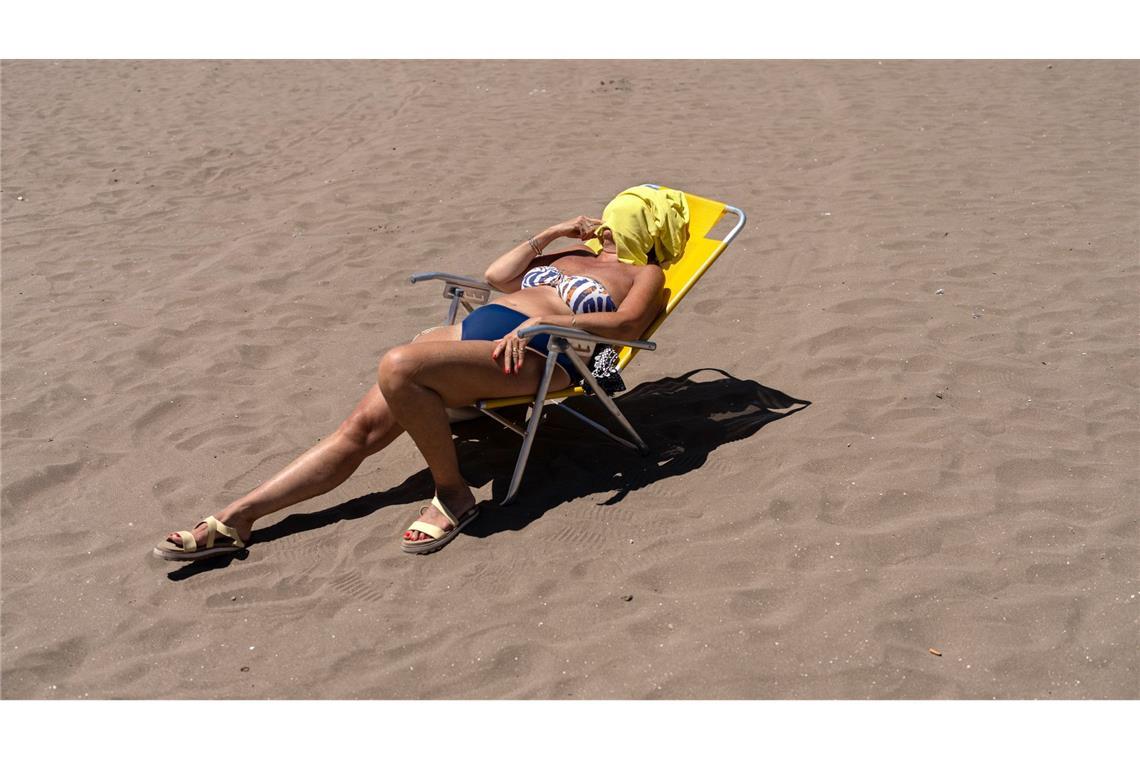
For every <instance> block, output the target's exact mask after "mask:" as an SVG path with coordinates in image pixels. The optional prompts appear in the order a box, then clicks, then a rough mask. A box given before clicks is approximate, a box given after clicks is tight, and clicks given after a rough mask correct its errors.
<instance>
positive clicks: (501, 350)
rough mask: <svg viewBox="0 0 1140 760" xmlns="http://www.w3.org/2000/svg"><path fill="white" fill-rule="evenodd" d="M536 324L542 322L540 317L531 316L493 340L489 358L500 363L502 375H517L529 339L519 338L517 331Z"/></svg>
mask: <svg viewBox="0 0 1140 760" xmlns="http://www.w3.org/2000/svg"><path fill="white" fill-rule="evenodd" d="M538 324H542V318H541V317H531V318H530V319H528V320H526V321H525V322H523V323H522V324H521V325H519V326H518V327H517V328H515V331H514V332H510V333H507V334H506V335H504V336H503V337H502V338H499V339H498V340H497V341H495V350H494V351H492V352H491V358H492V359H494V360H495V361H496V362H498V363H499V364H500V365H502V367H503V374H504V375H517V374H518V373H519V369H521V368H522V365H523V359H524V358H525V357H526V344H527V343H528V342H529V341H530V340H531V339H530V338H527V339H525V340H524V339H522V338H520V337H519V335H518V334H519V331H521V330H522V329H524V328H526V327H530V326H532V325H538Z"/></svg>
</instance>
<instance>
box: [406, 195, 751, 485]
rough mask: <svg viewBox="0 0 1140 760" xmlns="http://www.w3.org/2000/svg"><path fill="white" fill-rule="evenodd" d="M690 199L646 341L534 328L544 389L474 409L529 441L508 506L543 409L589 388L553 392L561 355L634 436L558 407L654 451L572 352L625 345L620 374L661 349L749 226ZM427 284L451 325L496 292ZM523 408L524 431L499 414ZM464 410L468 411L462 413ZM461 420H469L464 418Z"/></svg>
mask: <svg viewBox="0 0 1140 760" xmlns="http://www.w3.org/2000/svg"><path fill="white" fill-rule="evenodd" d="M648 186H649V187H654V188H655V187H659V186H658V185H648ZM685 198H686V200H687V201H688V203H689V242H688V245H686V246H685V251H684V253H683V254H682V255H681V256H680V257H679V258H677V259H674V260H673V261H671V262H669V263H667V264H665V265H664V266H663V267H662V269H663V270H664V272H665V293H666V296H667V300H666V304H665V308H664V309H662V311H661V313H660V314H659V315H658V316H657V319H655V320H653V323H652V324H650V325H649V327H648V328H647V329H646V330H645V333H644V334H643V335H642V336H641V339H640V340H629V341H622V340H614V339H613V338H603V337H601V336H599V335H594V334H592V333H589V332H586V331H585V330H579V329H575V328H570V327H555V326H552V325H534V326H533V327H528V328H526V329H524V330H523V331H522V332H520V333H519V336H520V337H522V338H530V337H532V336H535V335H540V334H543V333H548V334H549V335H550V336H551V337H550V344H549V346H548V351H549V353H548V355H547V357H546V368H545V371H544V372H543V375H542V380H541V382H540V383H539V385H538V392H537V393H535V395H533V396H515V397H512V398H496V399H485V400H483V401H478V402H476V403H475V405H474V406H473V407H470V410H471V414H470V415H469V416H478V414H479V413H480V412H481V413H483V414H485V415H487V416H488V417H491V418H493V419H494V420H496V421H498V422H500V423H502V424H503V425H505V426H506V427H508V428H510V429H511V430H513V431H515V432H516V433H518V434H519V435H521V436H522V438H523V443H522V449H521V450H520V451H519V457H518V461H517V462H516V464H515V472H514V475H513V476H512V477H511V485H510V488H508V490H507V495H506V498H504V499H503V501H502V503H503V504H507V503H509V502H511V501H513V500H514V497H515V494H516V492H517V491H518V488H519V483H521V482H522V476H523V472H524V471H525V470H526V462H527V458H528V457H529V456H530V449H531V445H532V444H533V443H534V437H535V434H536V433H537V432H538V426H539V423H540V421H541V419H542V409H543V405H544V404H545V403H546V402H548V401H559V402H560V401H563V400H565V399H568V398H573V397H575V396H582V395H585V394H586V392H587V391H586V388H585V387H583V385H581V384H579V385H576V386H573V387H570V388H566V389H564V390H560V391H555V392H553V393H548V392H547V391H548V389H549V387H550V378H551V376H552V375H553V374H554V367H555V364H556V362H557V360H558V355H559V354H560V353H565V354H566V355H567V356H568V357H569V358H570V361H571V362H573V364H574V366H575V367H577V368H578V371H579V372H580V373H581V374H582V376H583V377H584V379H585V381H586V383H588V384H589V386H590V389H591V390H592V391H593V392H594V394H596V396H597V398H598V401H600V402H601V403H602V405H603V406H604V407H605V408H606V409H607V410H608V411H609V412H610V414H612V415H613V417H614V418H615V419H616V420H617V421H618V423H619V424H620V425H621V426H622V428H624V429H625V432H626V433H628V434H629V436H630V438H629V439H626V438H623V437H621V436H619V435H616V434H615V433H613V432H612V431H610V430H609V429H608V428H606V427H605V426H603V425H601V424H599V423H597V422H595V421H594V420H592V419H590V418H589V417H587V416H585V415H584V414H582V413H581V412H578V411H576V410H575V409H573V408H571V407H569V406H567V405H565V404H561V403H559V404H556V406H557V407H558V408H560V409H564V410H566V411H567V412H569V413H570V414H572V415H574V416H575V417H577V418H578V419H580V420H582V421H583V422H585V423H586V424H587V425H589V426H590V427H592V428H594V429H595V430H597V431H598V432H600V433H602V434H603V435H606V436H607V437H609V438H611V439H613V440H614V441H616V442H618V443H620V444H622V445H623V446H627V447H629V448H631V449H635V450H637V451H639V452H641V453H642V454H646V453H648V451H649V448H648V447H647V446H646V445H645V442H644V441H643V440H641V436H639V435H638V434H637V431H636V430H634V428H633V425H631V424H630V422H629V420H627V419H626V418H625V415H623V414H622V413H621V410H619V409H618V408H617V404H615V403H614V400H613V398H611V397H610V395H609V394H608V393H606V392H605V391H604V390H603V389H602V387H601V386H600V385H599V384H598V381H597V380H596V379H595V378H594V376H593V375H592V374H591V373H590V370H589V369H587V367H586V364H585V362H583V361H582V359H581V358H580V357H579V356H578V355H577V354H576V353H575V352H574V351H572V350H571V348H570V341H573V342H574V344H575V345H576V346H582V345H588V346H589V347H590V349H591V350H592V349H593V347H594V346H595V345H597V344H598V343H602V344H607V345H611V346H614V348H615V349H616V348H617V347H619V346H620V347H621V350H620V352H619V353H618V364H617V368H618V371H619V372H620V371H621V370H623V369H625V368H626V367H627V366H628V365H629V363H630V361H632V359H633V357H634V356H635V355H636V354H637V352H638V351H640V350H642V349H644V350H647V351H653V350H655V349H656V348H657V344H655V343H653V342H652V341H650V340H649V338H650V337H651V336H652V335H653V333H654V332H656V331H657V328H658V327H660V326H661V324H662V323H663V322H664V321H665V320H666V319H668V317H669V315H670V314H672V313H673V310H674V309H676V308H677V304H679V303H680V302H681V299H682V298H684V297H685V295H686V294H688V292H689V291H690V290H692V288H693V286H694V285H695V284H696V283H697V280H699V279H700V278H701V275H703V274H704V273H705V272H706V271H708V268H709V267H710V266H712V264H713V262H714V261H716V259H717V257H718V256H720V254H721V253H722V252H723V251H724V249H725V248H727V247H728V244H729V243H731V242H732V240H733V238H735V237H736V235H737V233H739V232H740V230H741V228H742V227H743V226H744V222H745V215H744V212H743V211H741V210H740V209H738V208H736V207H735V206H729V205H727V204H724V203H721V202H719V201H713V200H709V199H708V198H702V197H700V196H699V195H693V194H691V193H685ZM725 214H733V215H735V216H736V224H735V225H734V226H733V227H732V229H731V230H729V232H728V234H727V235H725V236H724V238H723V239H720V240H717V239H715V238H710V237H709V233H711V232H712V229H713V227H715V226H716V224H717V222H719V221H720V219H721V217H723V216H724V215H725ZM425 280H443V281H444V289H443V297H444V298H447V299H450V300H451V305H450V306H449V308H448V312H447V324H449V325H450V324H455V317H456V315H457V314H458V311H459V306H460V304H462V305H463V307H464V308H465V309H466V310H467V311H468V312H471V311H474V310H475V308H477V307H479V306H481V305H483V304H485V303H487V301H488V300H489V299H490V295H491V291H492V290H493V288H492V287H491V285H490V284H488V283H487V282H484V281H482V280H477V279H473V278H470V277H462V276H459V275H452V274H447V273H445V272H419V273H417V274H414V275H412V282H424V281H425ZM520 404H529V405H530V406H531V407H532V409H531V412H530V417H529V419H528V420H527V423H526V429H525V430H524V429H523V428H521V427H519V426H518V425H516V424H515V423H514V422H512V421H511V420H509V419H507V418H506V417H504V416H502V415H501V414H499V412H498V411H496V410H499V409H503V408H504V407H509V406H518V405H520ZM459 411H462V410H459ZM459 418H461V419H463V418H465V417H462V416H461V415H459Z"/></svg>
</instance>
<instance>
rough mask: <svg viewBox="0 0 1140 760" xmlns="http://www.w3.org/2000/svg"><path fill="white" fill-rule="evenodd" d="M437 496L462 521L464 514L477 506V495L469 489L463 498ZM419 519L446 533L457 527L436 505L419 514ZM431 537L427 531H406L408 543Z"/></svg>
mask: <svg viewBox="0 0 1140 760" xmlns="http://www.w3.org/2000/svg"><path fill="white" fill-rule="evenodd" d="M436 498H438V499H439V500H440V502H442V503H443V505H444V506H445V507H447V509H448V511H449V512H451V514H453V515H455V518H456V519H457V520H460V521H462V520H463V518H464V516H465V515H466V514H467V513H468V512H469V511H470V510H471V509H472V508H473V507H474V506H475V496H474V494H472V493H471V492H470V491H468V492H467V494H466V496H465V497H464V498H461V499H455V500H453V499H450V498H446V497H444V496H443V495H442V494H441V495H440V496H437V497H436ZM418 521H419V522H425V523H427V524H428V525H434V526H436V527H437V528H440V529H441V530H443V531H444V532H446V533H450V532H451V531H453V530H454V529H455V526H454V525H453V524H452V522H451V520H448V519H447V516H446V515H444V514H443V513H442V512H440V511H439V510H438V509H436V508H435V507H434V506H429V507H427V508H426V509H425V510H424V512H423V514H421V515H420V516H419V518H418ZM430 538H432V537H431V536H429V535H428V534H426V533H421V532H420V531H418V530H406V531H404V541H407V542H408V543H415V542H416V541H423V540H425V539H430Z"/></svg>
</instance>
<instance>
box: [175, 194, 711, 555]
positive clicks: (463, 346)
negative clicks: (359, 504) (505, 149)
mask: <svg viewBox="0 0 1140 760" xmlns="http://www.w3.org/2000/svg"><path fill="white" fill-rule="evenodd" d="M687 235H688V204H687V203H686V201H685V199H684V195H683V194H682V193H679V192H676V191H672V190H668V191H667V190H653V189H651V188H648V187H638V188H631V189H630V190H627V191H625V192H623V193H621V194H620V195H618V197H617V198H615V199H614V200H613V201H611V203H610V204H609V205H608V206H607V207H606V210H605V211H604V212H603V214H602V219H591V218H588V217H585V216H579V217H577V218H576V219H572V220H569V221H566V222H563V223H561V224H556V225H554V226H552V227H550V228H548V229H547V230H545V231H544V232H542V233H540V234H538V235H536V236H534V237H533V238H531V239H530V240H528V241H526V242H524V243H521V244H519V245H518V246H516V247H515V248H513V249H512V250H510V251H508V252H507V253H505V254H503V255H502V256H500V257H499V258H498V259H496V260H495V262H494V263H493V264H491V266H490V267H489V268H488V269H487V271H486V274H485V277H486V280H487V282H488V283H490V284H491V285H492V286H493V287H495V288H496V289H498V290H500V291H502V293H503V295H502V296H501V297H499V298H498V299H497V300H496V301H495V302H494V303H489V304H486V305H484V306H481V307H479V308H478V309H476V310H475V311H473V312H471V314H469V315H468V316H467V318H466V319H464V320H463V322H462V323H461V324H458V325H446V326H442V327H436V328H433V329H430V330H426V331H424V332H422V333H420V335H418V336H417V337H416V338H415V339H414V340H413V341H412V342H411V343H407V344H404V345H401V346H397V347H396V348H393V349H391V350H390V351H388V352H387V353H386V354H384V357H383V358H382V359H381V360H380V365H379V369H378V372H377V382H376V384H375V385H373V386H372V388H371V389H370V390H369V391H368V393H366V394H365V396H364V398H363V399H361V401H360V402H359V403H358V404H357V406H356V409H354V410H353V412H352V414H350V415H349V416H348V418H347V419H346V420H345V421H344V422H342V423H341V425H340V427H339V428H337V430H336V432H334V433H333V434H332V435H331V436H329V437H327V438H325V439H324V440H323V441H321V442H320V443H318V444H317V445H316V446H314V447H313V448H311V449H309V450H308V451H306V452H305V453H304V454H302V455H301V456H300V457H298V458H297V459H296V460H295V461H294V462H292V463H291V464H289V465H288V466H287V467H285V468H284V469H283V470H281V472H279V473H277V474H276V475H274V476H273V477H272V478H270V479H269V480H267V481H266V482H265V483H263V484H262V485H260V486H258V487H257V488H255V489H254V490H253V491H251V492H250V493H249V494H247V495H246V496H243V497H241V498H240V499H238V500H236V501H234V502H233V503H231V504H229V505H228V506H227V507H225V508H224V509H222V510H221V511H219V512H218V513H217V514H216V515H214V516H211V517H207V518H206V519H205V520H203V521H202V522H200V523H198V525H197V526H195V528H194V530H192V531H179V532H177V533H171V534H170V535H169V536H167V538H166V540H165V541H163V542H162V543H161V544H159V545H158V546H157V547H155V550H154V553H155V554H156V555H157V556H159V557H162V558H163V559H168V560H194V559H201V558H204V557H209V556H214V555H218V554H227V553H233V552H237V551H240V550H241V549H242V548H244V546H245V544H246V543H247V542H248V541H249V538H250V534H251V532H252V530H253V525H254V523H255V522H256V521H257V520H259V519H261V518H262V517H265V516H266V515H269V514H272V513H273V512H276V511H278V510H281V509H284V508H285V507H288V506H291V505H293V504H296V503H298V502H300V501H304V500H305V499H309V498H312V497H314V496H317V495H320V494H323V493H326V492H328V491H330V490H332V489H333V488H336V487H337V486H339V485H340V484H341V483H343V482H344V481H345V480H346V479H347V478H348V476H349V475H351V474H352V473H353V471H355V470H356V468H357V467H359V466H360V464H361V462H363V461H364V459H365V458H367V457H369V456H371V455H372V454H375V453H376V452H378V451H380V450H381V449H383V448H384V447H386V446H387V445H388V444H390V443H391V442H392V441H394V440H395V439H396V438H397V437H399V436H400V434H401V433H404V432H407V433H408V435H410V436H411V437H412V440H413V442H414V443H415V444H416V447H417V448H418V449H419V450H420V453H422V454H423V456H424V459H425V460H426V461H427V465H428V468H429V470H430V471H431V475H432V478H433V479H434V481H435V491H436V495H435V498H433V499H432V502H431V505H430V506H426V507H424V508H423V509H422V510H421V514H420V517H419V519H418V520H417V521H415V522H414V523H412V525H411V526H410V527H409V528H408V530H407V531H405V532H404V537H403V542H402V548H403V549H404V551H407V552H411V553H416V554H424V553H427V552H431V551H434V550H436V549H439V548H440V547H442V546H443V545H444V544H446V543H447V542H448V541H450V540H452V539H453V538H455V536H456V535H457V534H458V533H459V531H460V530H461V529H462V528H463V526H464V525H466V524H467V523H468V522H470V521H471V520H473V519H474V518H475V517H477V516H478V508H476V507H475V496H474V494H473V493H472V492H471V489H470V488H469V487H468V485H467V483H466V482H464V480H463V477H462V476H461V475H460V473H459V464H458V461H457V458H456V451H455V444H454V441H453V439H452V436H451V428H450V420H449V417H448V413H447V409H448V408H451V407H463V406H468V405H470V404H472V403H474V402H475V401H477V400H479V399H485V398H504V397H509V396H520V395H526V394H532V393H534V392H535V391H536V390H537V389H538V384H539V381H540V379H541V377H542V372H543V367H544V360H543V358H542V357H544V356H545V347H546V344H547V341H548V340H549V337H548V336H546V335H540V336H537V337H535V338H533V339H531V340H530V341H529V342H525V341H524V340H522V339H520V338H519V337H518V331H519V330H522V329H523V328H525V327H529V326H531V325H536V324H545V325H560V326H565V327H574V328H578V329H581V330H586V331H588V332H591V333H594V334H595V335H598V336H601V337H603V338H605V337H610V338H615V339H625V340H632V339H637V338H638V337H640V336H641V335H642V333H643V332H644V331H645V329H646V327H648V325H649V323H650V322H652V321H653V319H654V317H656V316H657V314H658V312H659V311H660V310H661V308H662V296H663V292H664V291H663V286H664V282H665V278H664V274H663V272H662V270H661V267H660V266H659V265H658V263H657V262H658V260H659V259H660V260H661V261H666V260H668V259H669V258H670V257H672V256H675V255H679V253H680V252H682V251H683V250H684V243H685V240H686V239H687ZM561 237H570V238H577V239H578V240H580V241H583V242H584V243H586V245H580V246H577V247H575V248H572V249H570V250H567V251H560V252H559V253H556V254H548V255H542V251H543V249H544V248H545V247H546V246H547V245H549V244H550V243H551V242H552V241H553V240H555V239H557V238H561ZM524 343H525V345H524ZM558 362H559V367H558V368H557V369H556V370H555V374H554V376H553V377H552V378H551V384H550V390H552V391H553V390H559V389H562V388H566V387H568V386H570V385H571V383H576V382H577V381H578V380H579V379H580V378H579V377H578V376H577V370H576V368H575V367H574V366H573V364H572V363H571V362H570V361H569V360H568V359H566V358H565V357H564V356H559V358H558Z"/></svg>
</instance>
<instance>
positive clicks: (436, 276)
mask: <svg viewBox="0 0 1140 760" xmlns="http://www.w3.org/2000/svg"><path fill="white" fill-rule="evenodd" d="M411 279H412V282H413V283H415V282H424V281H425V280H443V281H444V282H448V283H453V284H455V285H462V286H463V287H465V288H471V289H473V290H486V291H487V292H490V291H492V290H494V288H493V287H492V286H491V283H489V282H487V281H486V280H476V279H475V278H474V277H464V276H463V275H461V274H448V273H447V272H416V273H415V274H413V275H412V278H411Z"/></svg>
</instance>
